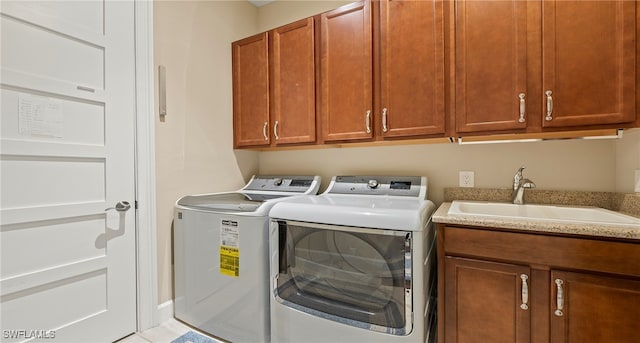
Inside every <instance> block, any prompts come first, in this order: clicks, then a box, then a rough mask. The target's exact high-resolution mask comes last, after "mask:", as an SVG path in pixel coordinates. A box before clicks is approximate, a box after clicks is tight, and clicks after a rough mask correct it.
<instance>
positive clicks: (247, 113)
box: [231, 32, 270, 147]
mask: <svg viewBox="0 0 640 343" xmlns="http://www.w3.org/2000/svg"><path fill="white" fill-rule="evenodd" d="M231 50H232V54H233V56H232V57H233V58H232V61H233V137H234V146H235V147H245V146H261V145H269V143H270V139H269V133H268V130H269V55H268V35H267V33H266V32H265V33H261V34H258V35H255V36H252V37H248V38H245V39H242V40H240V41H237V42H233V43H232V45H231Z"/></svg>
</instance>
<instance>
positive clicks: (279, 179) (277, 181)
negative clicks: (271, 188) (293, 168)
mask: <svg viewBox="0 0 640 343" xmlns="http://www.w3.org/2000/svg"><path fill="white" fill-rule="evenodd" d="M273 184H274V185H276V186H282V179H281V178H277V179H274V180H273Z"/></svg>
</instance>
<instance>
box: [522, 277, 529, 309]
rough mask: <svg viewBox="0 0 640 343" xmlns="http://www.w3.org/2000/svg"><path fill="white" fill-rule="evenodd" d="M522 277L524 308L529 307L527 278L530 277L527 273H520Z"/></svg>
mask: <svg viewBox="0 0 640 343" xmlns="http://www.w3.org/2000/svg"><path fill="white" fill-rule="evenodd" d="M520 279H522V304H520V308H521V309H523V310H528V309H529V305H528V304H529V285H527V280H528V279H529V277H528V276H527V274H522V275H520Z"/></svg>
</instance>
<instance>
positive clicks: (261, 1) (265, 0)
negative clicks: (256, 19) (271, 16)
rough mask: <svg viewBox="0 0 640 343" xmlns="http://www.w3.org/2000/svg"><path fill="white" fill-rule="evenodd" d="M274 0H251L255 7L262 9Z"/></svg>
mask: <svg viewBox="0 0 640 343" xmlns="http://www.w3.org/2000/svg"><path fill="white" fill-rule="evenodd" d="M273 1H274V0H249V2H250V3H251V4H253V6H256V7H260V6H264V5H266V4H269V3H272V2H273Z"/></svg>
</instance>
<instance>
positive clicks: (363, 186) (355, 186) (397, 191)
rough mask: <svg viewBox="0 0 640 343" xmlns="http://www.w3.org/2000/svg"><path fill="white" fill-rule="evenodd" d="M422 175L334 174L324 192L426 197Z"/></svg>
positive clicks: (424, 180) (424, 179)
mask: <svg viewBox="0 0 640 343" xmlns="http://www.w3.org/2000/svg"><path fill="white" fill-rule="evenodd" d="M426 193H427V178H426V177H424V176H422V177H420V176H334V177H333V179H332V180H331V184H330V185H329V188H328V189H327V191H326V192H325V193H324V194H362V195H393V196H405V197H416V198H423V199H424V198H426Z"/></svg>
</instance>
